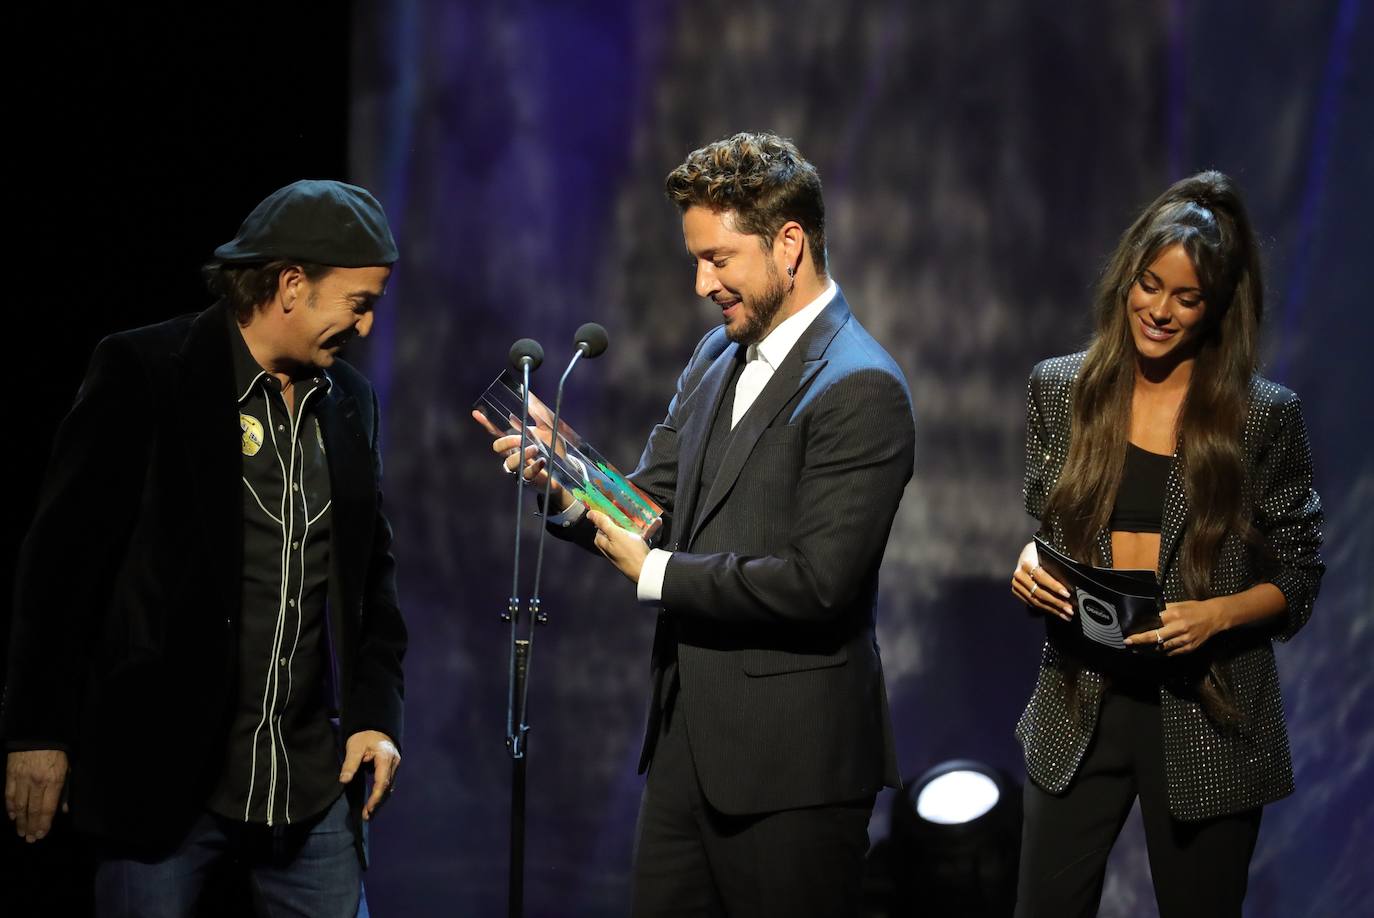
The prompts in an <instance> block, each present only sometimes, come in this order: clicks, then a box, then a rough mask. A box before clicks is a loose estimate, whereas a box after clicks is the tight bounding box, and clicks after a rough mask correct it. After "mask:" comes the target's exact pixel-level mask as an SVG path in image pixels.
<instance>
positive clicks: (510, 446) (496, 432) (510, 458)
mask: <svg viewBox="0 0 1374 918" xmlns="http://www.w3.org/2000/svg"><path fill="white" fill-rule="evenodd" d="M472 419H473V420H474V421H476V422H477V423H478V424H479V425H481V427H482V429H483V430H485V431H486V432H487V433H489V434H491V436H492V444H491V450H492V452H494V453H496V454H497V455H499V456H500V457H501V469H502V471H504V472H505V473H506V474H507V475H514V474H515V470H516V467H517V466H518V465H520V463H519V461H518V460H517V459H516V454H517V453H519V452H520V435H519V434H508V433H506V432H505V431H503V430H501V429H500V428H498V427H495V426H493V424H492V423H491V422H490V421H488V420H487V417H486V415H484V414H483V413H482V412H480V411H476V410H474V411H473V412H472ZM511 423H512V424H513V425H514V426H516V427H519V426H520V420H519V419H518V418H511ZM526 431H527V433H526V443H525V462H524V468H523V469H522V470H521V474H522V475H524V476H525V481H526V482H528V483H529V484H530V485H531V486H533V488H534V492H535V493H536V494H543V493H544V486H545V484H546V483H547V484H549V502H550V503H551V504H552V505H553V512H554V513H563V512H564V511H566V510H567V509H568V508H569V507H571V506H572V505H573V503H574V501H575V500H576V498H575V497H573V496H572V495H571V494H569V493H568V492H567V491H566V490H564V489H563V486H562V485H560V484H559V483H558V481H557V480H554V481H553V482H551V483H550V482H549V473H548V459H546V458H545V457H544V456H543V455H542V454H541V453H540V448H539V445H538V444H539V443H543V444H544V446H545V447H546V448H547V447H548V445H549V438H550V437H551V436H552V434H550V433H547V432H541V431H539V430H538V429H536V428H534V427H527V428H526ZM558 446H559V452H558V455H560V456H562V455H564V453H565V452H566V449H565V447H564V446H563V438H562V437H560V438H559V440H558Z"/></svg>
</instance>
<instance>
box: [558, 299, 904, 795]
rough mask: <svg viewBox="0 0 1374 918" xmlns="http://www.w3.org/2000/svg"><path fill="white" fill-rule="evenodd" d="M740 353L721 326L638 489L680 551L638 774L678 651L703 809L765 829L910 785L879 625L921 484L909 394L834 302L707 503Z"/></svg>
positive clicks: (730, 456)
mask: <svg viewBox="0 0 1374 918" xmlns="http://www.w3.org/2000/svg"><path fill="white" fill-rule="evenodd" d="M738 348H739V345H737V344H733V343H731V342H730V341H729V340H728V339H727V338H726V336H725V331H724V329H723V328H716V329H714V330H713V331H711V332H710V333H709V334H707V335H706V336H705V337H704V338H703V339H702V340H701V342H700V343H699V344H698V345H697V348H696V352H695V353H694V354H693V355H692V359H691V360H690V361H689V362H688V364H687V368H686V369H685V370H684V371H683V372H682V375H681V378H680V379H679V380H678V385H677V394H676V395H675V396H674V397H673V400H672V403H671V404H670V405H669V407H668V416H667V417H666V418H665V419H664V420H663V422H662V423H660V424H658V425H657V426H656V427H655V428H654V429H653V432H652V433H651V434H650V436H649V442H648V444H647V446H646V447H645V449H644V453H643V455H642V456H641V457H640V461H639V465H638V467H637V468H636V469H635V471H634V472H633V473H631V475H630V476H629V477H630V478H631V480H633V481H634V483H635V484H636V485H638V486H639V487H640V488H642V489H644V491H645V492H647V493H648V494H649V495H650V496H652V497H653V499H654V500H655V501H657V502H658V503H659V504H660V505H662V506H663V508H664V510H665V517H666V519H665V528H664V535H663V541H662V546H663V547H664V548H665V549H671V550H672V551H673V556H672V559H671V560H670V561H669V563H668V566H667V570H666V573H665V576H664V582H663V604H662V606H663V607H662V612H661V614H660V619H659V627H658V634H657V635H656V636H655V642H654V645H655V652H654V659H653V689H654V691H653V695H654V701H653V703H652V705H651V707H650V716H649V723H648V728H647V732H646V736H645V743H644V753H643V756H642V757H641V762H640V769H641V771H642V770H643V769H644V768H645V767H646V765H647V763H648V760H649V758H650V757H651V755H652V751H653V742H654V739H655V737H656V736H657V730H658V720H657V717H658V713H659V710H660V704H659V702H660V698H661V694H662V691H663V689H664V686H663V684H662V683H663V675H664V667H665V665H666V664H667V663H668V661H669V660H671V659H672V657H671V654H676V658H677V660H678V667H679V675H680V678H681V694H680V695H679V697H678V699H677V701H676V710H678V711H679V712H680V713H681V715H682V716H685V717H686V719H687V724H688V734H689V736H690V738H691V745H692V755H693V760H694V761H695V763H696V768H697V772H698V775H699V777H700V780H701V786H702V790H703V792H704V793H705V795H706V798H707V799H708V800H709V801H710V802H711V804H712V806H714V807H715V808H717V809H719V810H721V811H723V812H726V813H760V812H770V811H776V810H782V809H790V808H795V807H803V806H814V805H820V804H827V803H836V802H840V801H846V800H855V799H859V798H862V797H865V796H867V795H869V794H873V793H875V792H876V791H877V790H878V789H879V788H880V787H882V786H883V785H888V786H897V785H898V784H899V783H900V782H899V777H898V773H897V763H896V756H895V753H894V749H893V740H892V727H891V721H890V718H889V715H888V705H887V693H886V689H885V687H884V685H883V673H882V664H881V661H880V660H879V655H878V645H877V641H876V639H875V637H874V610H875V607H876V600H877V590H878V567H879V564H880V562H881V561H882V557H883V551H884V548H885V547H886V544H887V538H888V534H889V532H890V530H891V527H892V521H893V517H894V516H895V515H896V512H897V505H898V502H899V501H900V500H901V496H902V491H903V489H904V487H905V485H906V483H907V481H909V480H910V478H911V473H912V464H913V456H914V453H915V429H914V426H913V420H912V411H911V397H910V394H909V393H908V390H907V385H906V381H905V379H904V378H903V376H902V373H901V370H900V369H899V368H898V367H897V365H896V363H895V362H893V360H892V358H891V357H890V356H888V354H887V352H886V351H884V350H883V348H882V347H881V346H880V345H879V344H878V343H877V342H876V341H874V340H873V338H872V337H871V336H870V335H869V334H868V332H866V331H865V330H864V329H863V327H862V326H861V325H860V324H859V322H858V320H857V319H855V318H854V317H853V316H852V315H850V312H849V307H848V305H847V304H846V303H845V299H844V296H843V295H842V294H840V293H837V294H836V296H835V298H834V299H833V300H832V301H831V303H830V304H829V305H827V306H826V308H825V309H824V311H823V312H822V313H821V314H820V315H819V316H818V317H817V318H816V319H815V321H814V322H813V323H812V324H811V325H810V327H808V328H807V330H806V331H805V332H804V333H803V334H802V336H801V338H800V339H799V340H798V341H797V343H796V345H795V346H794V347H793V348H792V350H791V351H790V352H789V354H788V355H787V358H786V359H785V360H784V361H783V362H782V364H781V365H780V366H779V367H778V369H777V371H776V372H775V373H774V375H773V377H772V379H770V380H769V382H768V384H767V386H766V387H765V388H764V389H763V391H762V392H761V393H760V394H759V396H758V398H757V400H756V401H755V402H754V404H753V405H752V406H751V407H750V408H749V411H748V412H747V413H746V414H745V415H744V417H743V418H741V419H740V422H739V424H738V425H737V427H736V428H735V430H734V432H733V436H732V439H731V442H730V445H729V447H728V450H727V451H726V452H725V454H724V457H723V459H722V460H721V464H720V468H719V469H718V470H717V472H716V475H715V479H714V483H713V485H712V487H711V489H710V493H707V494H699V493H698V488H697V484H698V482H699V480H700V475H701V463H702V459H703V455H704V452H705V446H706V440H707V436H708V434H709V432H710V430H711V426H712V422H713V420H714V418H715V415H716V412H717V410H718V409H719V407H720V402H721V397H722V395H723V394H724V392H725V391H726V389H727V385H728V382H729V379H730V375H731V368H732V364H733V363H734V361H735V359H736V352H737V350H738ZM560 534H562V533H560ZM570 535H571V536H572V537H573V538H575V539H577V540H578V541H581V542H583V543H584V544H587V543H589V541H590V538H591V536H592V535H594V530H592V528H591V526H590V524H589V523H585V522H581V523H580V524H579V526H577V527H574V529H573V530H571V531H570Z"/></svg>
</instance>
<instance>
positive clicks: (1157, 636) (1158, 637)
mask: <svg viewBox="0 0 1374 918" xmlns="http://www.w3.org/2000/svg"><path fill="white" fill-rule="evenodd" d="M1155 643H1156V644H1163V643H1164V635H1162V634H1160V633H1159V629H1158V628H1156V629H1155Z"/></svg>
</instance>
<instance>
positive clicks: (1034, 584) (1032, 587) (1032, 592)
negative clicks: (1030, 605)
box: [1030, 583, 1040, 599]
mask: <svg viewBox="0 0 1374 918" xmlns="http://www.w3.org/2000/svg"><path fill="white" fill-rule="evenodd" d="M1038 589H1040V584H1038V583H1032V584H1031V591H1030V598H1031V599H1034V598H1035V591H1036V590H1038Z"/></svg>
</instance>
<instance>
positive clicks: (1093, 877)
mask: <svg viewBox="0 0 1374 918" xmlns="http://www.w3.org/2000/svg"><path fill="white" fill-rule="evenodd" d="M1137 796H1138V797H1139V798H1140V814H1141V817H1142V821H1143V822H1144V824H1145V842H1146V847H1147V849H1148V851H1149V855H1150V875H1151V878H1152V879H1153V881H1154V887H1155V897H1156V899H1157V901H1158V903H1159V914H1160V918H1187V916H1199V918H1229V916H1235V918H1240V914H1241V903H1242V902H1243V901H1244V899H1245V885H1246V881H1247V879H1248V875H1249V869H1250V855H1251V854H1252V853H1253V852H1254V850H1255V839H1256V838H1257V837H1258V835H1259V826H1260V814H1261V810H1260V808H1259V807H1256V808H1255V809H1253V810H1246V811H1244V812H1240V813H1233V814H1228V815H1226V816H1219V817H1216V818H1214V819H1207V820H1203V821H1200V822H1181V821H1179V820H1177V819H1175V818H1173V817H1172V816H1171V815H1170V814H1169V800H1168V791H1167V789H1166V787H1165V781H1164V740H1163V735H1162V732H1161V728H1160V717H1159V695H1158V689H1146V690H1143V691H1130V690H1124V689H1113V688H1109V689H1108V690H1107V691H1106V693H1105V695H1104V697H1103V700H1102V709H1101V712H1100V713H1099V715H1098V721H1097V733H1096V735H1095V736H1094V737H1093V741H1092V743H1091V745H1090V746H1089V747H1088V751H1087V754H1086V755H1085V756H1084V759H1083V764H1082V766H1081V767H1080V768H1079V770H1078V774H1077V775H1076V776H1075V777H1074V779H1073V781H1072V783H1070V784H1069V787H1068V788H1067V789H1066V790H1065V791H1064V793H1062V794H1048V793H1046V792H1045V791H1043V790H1041V789H1040V788H1038V787H1036V786H1035V785H1034V783H1032V782H1029V781H1028V782H1026V793H1025V826H1024V829H1023V831H1022V844H1021V869H1020V880H1019V883H1018V887H1017V900H1018V901H1017V904H1016V915H1017V918H1041V916H1043V918H1074V916H1092V915H1095V914H1097V908H1098V904H1099V903H1100V901H1101V899H1102V881H1103V878H1104V876H1105V874H1106V868H1107V855H1108V854H1109V853H1110V852H1111V849H1112V844H1113V843H1114V842H1115V841H1116V838H1117V836H1118V835H1119V834H1120V832H1121V827H1122V825H1123V824H1124V823H1125V822H1126V817H1127V816H1128V815H1129V814H1130V811H1131V804H1132V803H1134V801H1135V799H1136V797H1137Z"/></svg>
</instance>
